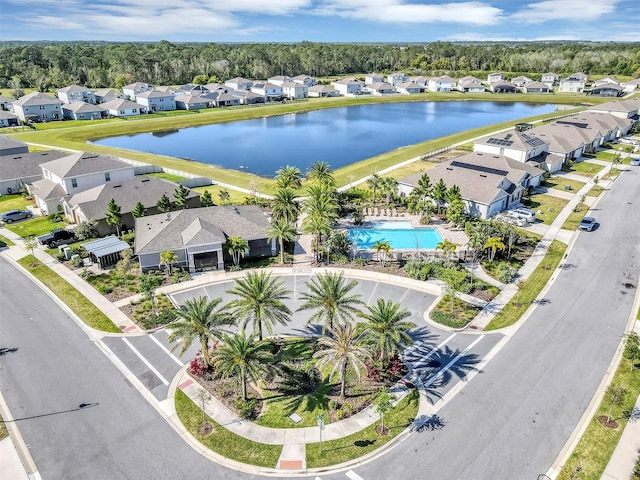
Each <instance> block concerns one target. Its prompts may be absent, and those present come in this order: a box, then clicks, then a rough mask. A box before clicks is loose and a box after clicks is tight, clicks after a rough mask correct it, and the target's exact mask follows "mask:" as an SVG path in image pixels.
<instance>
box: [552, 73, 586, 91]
mask: <svg viewBox="0 0 640 480" xmlns="http://www.w3.org/2000/svg"><path fill="white" fill-rule="evenodd" d="M586 84H587V80H586V78H584V77H581V76H571V77H568V78H563V79H562V80H560V85H559V86H558V92H560V93H582V91H583V90H584V87H585V86H586Z"/></svg>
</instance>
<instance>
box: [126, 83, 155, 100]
mask: <svg viewBox="0 0 640 480" xmlns="http://www.w3.org/2000/svg"><path fill="white" fill-rule="evenodd" d="M151 90H153V85H149V84H148V83H144V82H134V83H130V84H129V85H125V86H124V87H122V93H123V94H124V95H126V97H127V98H128V99H129V100H131V101H134V102H135V100H136V96H137V95H138V94H140V93H142V92H149V91H151Z"/></svg>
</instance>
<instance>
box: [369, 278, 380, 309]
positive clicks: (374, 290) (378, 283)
mask: <svg viewBox="0 0 640 480" xmlns="http://www.w3.org/2000/svg"><path fill="white" fill-rule="evenodd" d="M378 285H380V282H376V286H375V287H373V291H372V292H371V296H370V297H369V300H367V305H369V304H371V299H372V298H373V294H374V293H376V290H377V289H378Z"/></svg>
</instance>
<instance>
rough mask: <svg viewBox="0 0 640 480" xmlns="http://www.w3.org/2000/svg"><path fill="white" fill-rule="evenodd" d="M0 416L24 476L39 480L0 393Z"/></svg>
mask: <svg viewBox="0 0 640 480" xmlns="http://www.w3.org/2000/svg"><path fill="white" fill-rule="evenodd" d="M0 414H2V418H3V419H4V425H5V427H6V428H7V431H8V432H9V437H10V438H11V442H12V443H13V446H14V448H15V449H16V452H17V453H18V457H19V458H20V462H22V466H23V467H24V471H25V476H27V477H28V478H29V479H30V480H41V479H42V477H41V476H40V472H38V467H36V464H35V462H34V461H33V457H32V456H31V452H29V448H28V447H27V444H26V443H25V441H24V438H22V434H21V433H20V430H19V429H18V426H17V425H16V423H15V422H14V419H13V415H11V411H10V410H9V406H8V405H7V402H6V401H5V399H4V396H3V395H2V392H0Z"/></svg>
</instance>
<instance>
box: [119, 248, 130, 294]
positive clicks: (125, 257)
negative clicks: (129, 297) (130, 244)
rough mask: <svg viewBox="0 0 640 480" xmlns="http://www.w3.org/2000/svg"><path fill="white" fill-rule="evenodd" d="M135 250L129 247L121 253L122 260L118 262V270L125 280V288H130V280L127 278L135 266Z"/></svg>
mask: <svg viewBox="0 0 640 480" xmlns="http://www.w3.org/2000/svg"><path fill="white" fill-rule="evenodd" d="M132 259H133V250H131V249H130V248H127V249H126V250H123V251H122V252H121V253H120V261H119V262H118V263H117V264H116V272H118V275H119V276H120V278H122V280H123V281H124V286H125V288H129V280H128V279H127V277H128V275H129V272H130V271H131V268H132V267H133V263H132V261H131V260H132Z"/></svg>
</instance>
